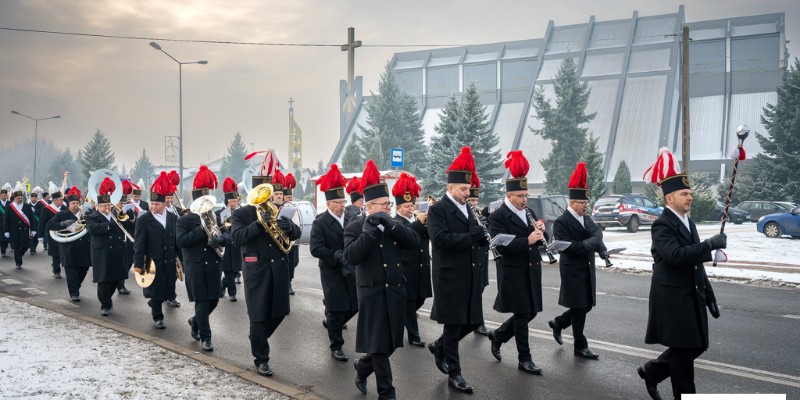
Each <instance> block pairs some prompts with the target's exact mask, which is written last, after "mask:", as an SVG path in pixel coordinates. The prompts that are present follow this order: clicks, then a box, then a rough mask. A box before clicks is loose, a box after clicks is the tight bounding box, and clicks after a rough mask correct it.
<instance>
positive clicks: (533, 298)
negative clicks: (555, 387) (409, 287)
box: [489, 150, 544, 375]
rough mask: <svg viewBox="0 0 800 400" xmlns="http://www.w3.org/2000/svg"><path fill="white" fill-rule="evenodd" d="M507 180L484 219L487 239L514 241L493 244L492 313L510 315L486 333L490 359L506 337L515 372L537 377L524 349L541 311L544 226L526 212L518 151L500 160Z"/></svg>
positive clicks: (497, 355)
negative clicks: (514, 346)
mask: <svg viewBox="0 0 800 400" xmlns="http://www.w3.org/2000/svg"><path fill="white" fill-rule="evenodd" d="M505 165H506V168H508V169H509V172H510V176H511V177H510V178H509V179H507V180H506V197H505V199H504V200H503V205H501V206H500V207H499V208H498V209H497V210H494V212H493V213H492V214H491V215H490V216H489V227H490V229H491V234H492V237H494V236H497V235H499V234H506V235H511V236H513V237H514V238H513V239H512V240H511V241H510V242H508V243H507V244H505V245H498V246H497V251H498V252H500V254H501V255H502V256H503V257H502V258H500V259H498V260H496V261H495V262H496V265H497V297H496V298H495V301H494V309H495V311H497V312H501V313H514V315H512V316H511V318H509V319H507V320H506V321H505V322H503V324H502V325H500V327H499V328H497V329H495V330H491V331H489V340H490V341H491V352H492V355H493V356H494V357H495V358H496V359H497V360H498V361H500V360H501V358H502V357H501V355H500V346H501V345H502V344H503V343H506V342H508V341H509V340H511V338H514V339H515V340H516V344H517V353H518V356H517V357H518V360H519V363H518V364H517V369H519V370H520V371H523V372H526V373H529V374H535V375H541V374H542V369H541V368H539V367H537V366H536V364H535V363H534V362H533V358H532V357H531V350H530V346H529V344H528V323H529V322H531V320H533V318H535V317H536V314H537V313H539V312H541V311H542V309H543V307H542V257H541V255H539V246H540V245H542V244H543V243H544V242H543V241H544V234H543V233H542V230H543V229H544V223H542V222H541V221H536V216H535V214H534V213H533V211H531V210H530V209H528V207H527V201H528V178H526V176H527V175H528V169H529V165H528V160H526V159H525V156H523V155H522V151H521V150H512V151H511V152H510V153H509V154H508V159H507V160H506V163H505Z"/></svg>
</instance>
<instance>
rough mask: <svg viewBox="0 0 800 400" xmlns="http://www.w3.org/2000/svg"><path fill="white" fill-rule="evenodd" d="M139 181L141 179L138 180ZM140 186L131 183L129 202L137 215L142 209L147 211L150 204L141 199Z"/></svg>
mask: <svg viewBox="0 0 800 400" xmlns="http://www.w3.org/2000/svg"><path fill="white" fill-rule="evenodd" d="M140 181H141V180H140ZM141 196H142V188H140V187H139V185H137V184H135V183H131V204H133V212H134V213H136V216H137V217H138V216H139V214H140V213H141V212H142V211H149V210H150V205H149V204H147V202H146V201H144V200H141Z"/></svg>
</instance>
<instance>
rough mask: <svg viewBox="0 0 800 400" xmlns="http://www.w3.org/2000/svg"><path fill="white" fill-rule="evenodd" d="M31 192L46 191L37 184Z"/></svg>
mask: <svg viewBox="0 0 800 400" xmlns="http://www.w3.org/2000/svg"><path fill="white" fill-rule="evenodd" d="M31 193H36V194H42V193H44V189H42V188H41V187H39V186H37V187H35V188H33V189H31Z"/></svg>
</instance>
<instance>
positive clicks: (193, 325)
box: [188, 317, 200, 342]
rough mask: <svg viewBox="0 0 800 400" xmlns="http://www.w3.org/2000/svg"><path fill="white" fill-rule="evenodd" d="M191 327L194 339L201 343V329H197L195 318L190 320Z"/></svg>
mask: <svg viewBox="0 0 800 400" xmlns="http://www.w3.org/2000/svg"><path fill="white" fill-rule="evenodd" d="M188 322H189V326H190V327H191V328H192V339H194V340H197V341H198V342H199V341H200V329H199V328H198V327H197V324H196V323H195V320H194V317H192V318H189V321H188Z"/></svg>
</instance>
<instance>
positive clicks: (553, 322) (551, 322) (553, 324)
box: [547, 320, 564, 344]
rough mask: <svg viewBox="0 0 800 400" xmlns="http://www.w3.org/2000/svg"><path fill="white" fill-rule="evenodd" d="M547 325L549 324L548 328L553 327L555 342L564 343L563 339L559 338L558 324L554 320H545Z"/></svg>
mask: <svg viewBox="0 0 800 400" xmlns="http://www.w3.org/2000/svg"><path fill="white" fill-rule="evenodd" d="M547 325H550V328H551V329H553V339H555V340H556V343H558V344H564V341H563V340H562V339H561V328H560V327H559V326H558V324H557V323H556V321H555V320H552V321H547Z"/></svg>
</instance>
